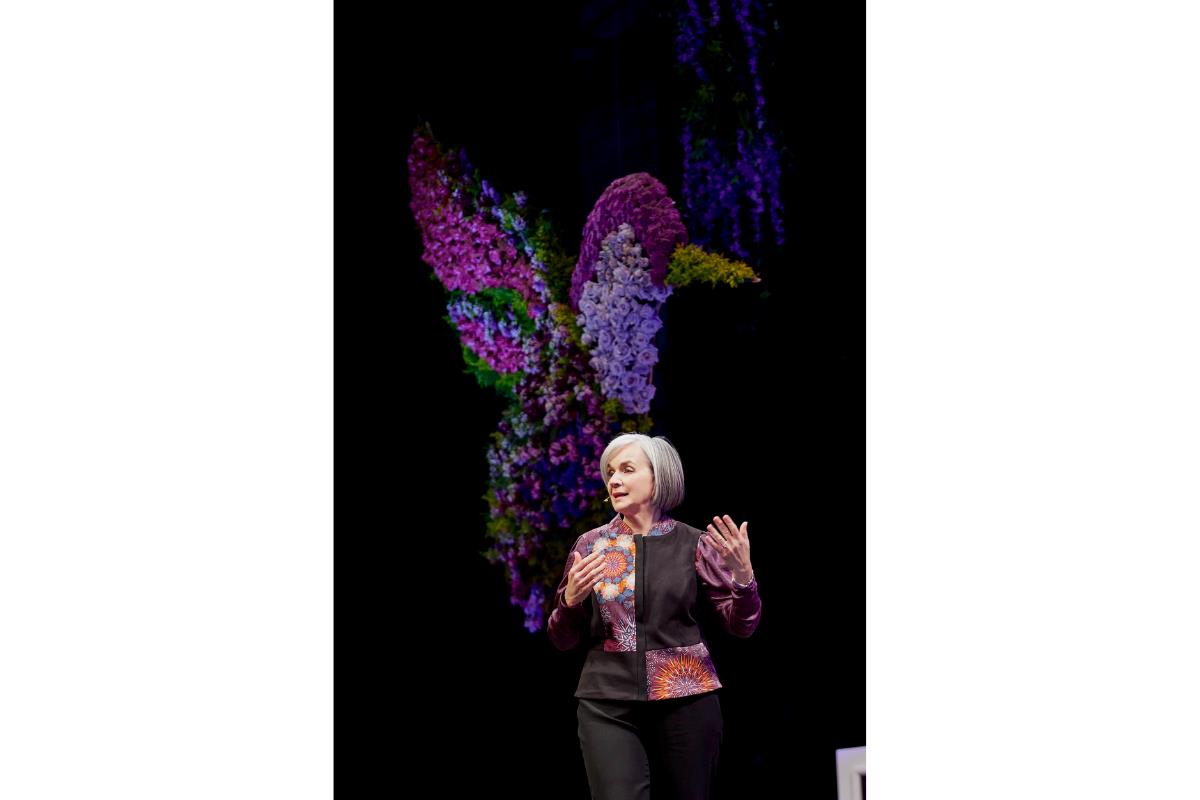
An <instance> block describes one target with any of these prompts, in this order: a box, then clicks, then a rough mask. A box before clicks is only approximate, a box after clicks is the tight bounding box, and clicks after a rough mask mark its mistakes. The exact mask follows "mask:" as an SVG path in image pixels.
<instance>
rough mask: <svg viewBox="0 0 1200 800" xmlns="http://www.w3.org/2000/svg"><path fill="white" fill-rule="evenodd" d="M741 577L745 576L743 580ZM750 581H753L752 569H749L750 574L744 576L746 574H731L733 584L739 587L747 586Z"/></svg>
mask: <svg viewBox="0 0 1200 800" xmlns="http://www.w3.org/2000/svg"><path fill="white" fill-rule="evenodd" d="M743 578H745V580H743ZM752 583H754V570H750V574H749V575H748V576H746V575H743V576H739V575H734V576H733V585H734V586H736V587H738V588H739V589H745V588H746V587H747V586H749V585H750V584H752Z"/></svg>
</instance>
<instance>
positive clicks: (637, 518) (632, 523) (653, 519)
mask: <svg viewBox="0 0 1200 800" xmlns="http://www.w3.org/2000/svg"><path fill="white" fill-rule="evenodd" d="M621 519H623V520H625V524H626V525H628V526H629V527H630V528H632V529H633V532H634V533H635V534H636V535H638V536H645V535H646V534H647V533H649V532H650V529H651V528H653V527H654V526H655V524H657V523H658V521H659V520H661V519H662V514H659V513H657V512H656V511H654V510H653V509H651V510H649V511H639V512H635V513H633V514H622V515H621Z"/></svg>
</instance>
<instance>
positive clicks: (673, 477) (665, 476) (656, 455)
mask: <svg viewBox="0 0 1200 800" xmlns="http://www.w3.org/2000/svg"><path fill="white" fill-rule="evenodd" d="M633 443H637V444H638V445H640V446H641V448H642V453H643V454H644V455H645V456H646V460H647V461H649V462H650V474H651V475H653V476H654V497H653V498H652V499H651V501H650V502H651V504H652V505H653V506H654V508H655V510H656V511H658V512H660V513H665V512H667V511H670V510H671V509H673V508H675V507H676V506H678V505H679V504H680V503H682V502H683V463H682V462H681V461H680V460H679V453H678V451H676V450H675V446H674V445H673V444H671V443H670V442H669V441H667V438H666V437H665V436H655V437H653V438H651V437H649V436H647V435H646V434H644V433H622V434H621V435H620V436H618V437H617V438H615V439H613V440H612V441H611V442H609V443H608V447H606V448H604V453H603V455H601V456H600V480H602V481H604V486H605V489H606V490H607V488H608V475H607V474H606V469H605V468H606V467H607V465H608V462H609V459H611V458H612V457H613V454H615V453H616V452H617V451H618V450H620V449H621V448H622V447H625V446H626V445H629V444H633Z"/></svg>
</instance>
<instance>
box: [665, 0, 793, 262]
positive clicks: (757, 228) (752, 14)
mask: <svg viewBox="0 0 1200 800" xmlns="http://www.w3.org/2000/svg"><path fill="white" fill-rule="evenodd" d="M730 6H731V7H732V10H733V14H732V19H733V25H734V26H735V27H736V34H735V35H734V36H733V38H735V39H736V40H738V41H740V43H741V45H742V46H743V47H744V51H743V52H744V57H745V68H744V70H745V71H744V72H741V73H740V74H738V75H736V76H735V78H736V80H737V84H738V85H739V86H741V87H742V88H743V89H745V91H734V90H733V87H727V86H723V87H722V90H724V91H727V92H729V93H730V94H731V95H732V100H733V102H735V103H737V102H741V100H742V98H745V97H748V96H749V95H751V94H752V95H753V98H754V106H753V109H752V110H751V111H750V113H748V114H745V115H744V116H745V117H746V118H747V119H750V120H752V124H750V126H749V127H746V126H744V125H743V126H741V127H739V128H738V130H737V131H736V133H735V134H734V135H733V136H732V137H731V136H730V135H729V132H728V131H727V130H725V129H724V128H723V127H722V122H723V119H724V118H726V117H727V118H730V119H733V118H735V117H740V116H742V114H740V113H728V114H725V115H722V114H719V113H717V112H716V111H715V110H714V108H713V106H714V102H715V100H716V95H717V93H718V86H717V84H716V83H715V82H714V80H712V79H710V76H711V75H723V74H725V72H726V70H725V68H721V69H709V68H707V67H706V66H705V64H704V63H703V62H704V61H705V59H706V58H709V57H711V56H710V54H711V53H712V52H718V53H724V54H728V53H730V52H733V50H734V48H732V47H729V46H728V45H729V44H731V42H728V41H726V42H725V43H724V45H723V46H720V47H716V48H711V49H710V48H709V45H710V44H712V43H719V42H721V37H722V34H721V32H720V21H721V16H720V13H719V12H720V3H719V2H718V0H710V3H709V9H708V11H709V14H708V16H707V18H706V17H705V16H704V15H703V14H702V13H701V11H700V10H699V8H698V7H697V5H696V2H695V0H687V2H686V3H685V5H684V8H683V10H682V12H681V14H680V17H679V25H678V34H677V36H676V40H675V46H676V58H677V60H678V63H679V64H680V65H681V67H683V68H684V70H685V71H688V72H691V73H692V74H694V75H695V77H696V79H697V80H698V81H699V84H700V85H699V88H698V90H697V92H696V97H697V102H696V104H695V108H694V109H693V110H692V111H691V112H689V113H688V114H686V115H685V119H684V125H683V131H682V134H681V141H682V145H683V154H684V164H683V204H684V208H685V210H686V212H687V214H688V219H689V220H690V222H691V226H690V227H691V230H692V237H693V240H694V241H695V242H696V243H697V244H701V245H709V246H714V247H719V248H721V249H724V250H726V251H727V252H730V253H733V254H735V255H737V256H738V257H740V258H748V257H749V255H750V250H751V248H754V249H759V248H760V247H761V245H762V244H763V241H764V231H763V227H764V222H765V220H764V217H766V218H769V224H770V228H771V234H772V236H771V237H770V238H771V239H772V240H773V241H774V243H775V245H777V246H782V245H783V243H784V220H783V203H782V199H781V193H780V178H781V173H782V169H781V165H780V160H779V150H778V148H777V147H776V146H775V138H774V135H773V133H772V131H771V129H770V126H769V125H768V122H767V115H766V98H765V94H764V91H763V82H762V76H761V75H760V74H759V57H760V55H761V53H762V51H763V48H764V43H765V40H766V35H767V31H766V29H765V27H764V24H765V22H764V20H765V18H766V14H765V12H764V8H763V0H730ZM727 27H728V25H727ZM723 57H726V58H728V56H727V55H726V56H723ZM727 66H728V67H730V68H732V66H733V64H732V63H729V64H727Z"/></svg>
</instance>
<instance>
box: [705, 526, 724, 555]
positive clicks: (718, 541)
mask: <svg viewBox="0 0 1200 800" xmlns="http://www.w3.org/2000/svg"><path fill="white" fill-rule="evenodd" d="M708 535H709V536H711V537H712V540H713V544H715V545H717V548H718V549H720V550H725V549H727V548H728V547H729V540H727V539H726V538H725V537H724V536H722V535H721V534H719V533H717V531H716V529H715V528H714V527H713V526H712V525H709V526H708Z"/></svg>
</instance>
